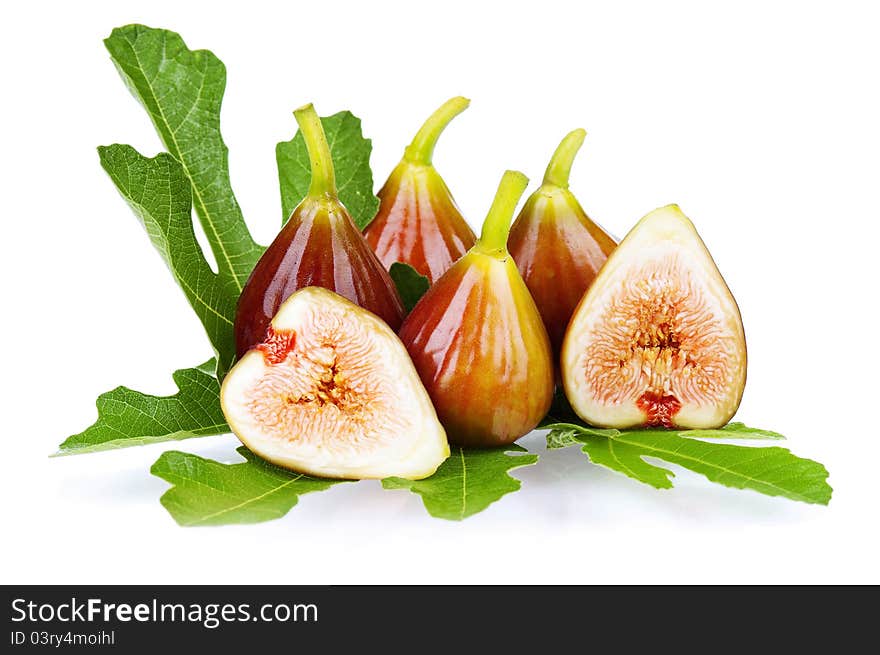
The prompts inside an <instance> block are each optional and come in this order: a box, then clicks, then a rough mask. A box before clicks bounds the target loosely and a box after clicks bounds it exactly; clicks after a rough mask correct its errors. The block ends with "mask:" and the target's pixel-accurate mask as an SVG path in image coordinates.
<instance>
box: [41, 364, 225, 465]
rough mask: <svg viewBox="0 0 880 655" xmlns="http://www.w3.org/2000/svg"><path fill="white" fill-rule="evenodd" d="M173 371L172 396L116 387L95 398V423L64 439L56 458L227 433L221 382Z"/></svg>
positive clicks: (199, 371)
mask: <svg viewBox="0 0 880 655" xmlns="http://www.w3.org/2000/svg"><path fill="white" fill-rule="evenodd" d="M206 367H213V363H212V362H206V364H203V365H202V366H198V367H196V368H187V369H182V370H180V371H175V372H174V376H173V378H174V383H175V384H176V385H177V387H178V389H179V391H178V392H177V393H176V394H174V395H173V396H151V395H148V394H145V393H141V392H139V391H134V390H133V389H129V388H127V387H117V388H116V389H113V390H112V391H108V392H107V393H104V394H101V395H100V396H99V397H98V402H97V406H98V420H97V421H95V423H94V424H93V425H91V426H90V427H88V428H86V430H84V431H83V432H80V433H79V434H75V435H73V436H71V437H69V438H68V439H67V440H66V441H65V442H64V443H62V444H61V445H60V446H59V450H58V452H57V453H55V456H59V455H77V454H80V453H94V452H97V451H101V450H112V449H115V448H127V447H128V446H143V445H145V444H151V443H158V442H161V441H180V440H182V439H190V438H192V437H207V436H210V435H217V434H225V433H227V432H229V426H227V425H226V419H224V418H223V412H222V411H221V409H220V383H219V382H217V378H215V377H214V376H213V375H212V374H211V373H209V372H207V371H206V370H205V368H206Z"/></svg>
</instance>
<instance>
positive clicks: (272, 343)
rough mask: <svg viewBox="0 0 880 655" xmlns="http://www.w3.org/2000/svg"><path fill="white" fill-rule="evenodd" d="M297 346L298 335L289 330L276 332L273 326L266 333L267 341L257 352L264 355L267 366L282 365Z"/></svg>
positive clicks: (258, 347)
mask: <svg viewBox="0 0 880 655" xmlns="http://www.w3.org/2000/svg"><path fill="white" fill-rule="evenodd" d="M295 344H296V334H294V333H293V332H291V331H288V330H281V331H278V332H276V331H275V328H273V327H272V326H271V325H270V326H269V329H268V330H267V332H266V339H265V341H263V343H261V344H259V345H258V346H257V350H259V351H260V352H262V353H263V359H264V360H266V363H267V364H271V365H273V366H274V365H275V364H280V363H281V362H283V361H284V360H285V359H287V355H288V354H290V351H291V350H293V346H294V345H295Z"/></svg>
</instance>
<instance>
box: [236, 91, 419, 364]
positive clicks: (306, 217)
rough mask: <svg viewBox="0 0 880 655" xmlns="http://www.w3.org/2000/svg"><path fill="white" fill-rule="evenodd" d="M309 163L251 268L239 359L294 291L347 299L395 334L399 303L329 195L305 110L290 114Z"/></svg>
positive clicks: (327, 170) (319, 147)
mask: <svg viewBox="0 0 880 655" xmlns="http://www.w3.org/2000/svg"><path fill="white" fill-rule="evenodd" d="M293 113H294V115H295V116H296V122H297V123H298V124H299V128H300V130H302V133H303V136H304V137H305V142H306V147H307V148H308V152H309V160H310V162H311V169H312V180H311V183H310V186H309V192H308V194H307V195H306V197H305V198H304V199H303V201H302V202H301V203H300V204H299V205H297V207H296V209H294V210H293V212H292V213H291V215H290V219H288V221H287V223H285V224H284V227H283V228H281V231H280V232H279V233H278V236H277V237H275V240H274V241H273V242H272V244H271V245H270V246H269V247H268V248H267V249H266V252H265V253H263V256H262V257H261V258H260V260H259V261H258V262H257V265H256V266H255V267H254V270H253V271H252V272H251V275H250V278H249V279H248V281H247V283H246V284H245V287H244V289H243V290H242V292H241V296H240V297H239V301H238V309H237V311H236V316H235V344H236V350H237V354H238V356H239V357H242V356H243V355H244V354H245V353H246V352H247V351H248V350H250V349H251V348H252V347H254V346H255V345H256V344H258V343H260V342H262V341H263V340H264V339H265V338H266V330H267V328H268V327H269V323H270V321H271V320H272V317H273V316H274V315H275V313H276V312H277V311H278V308H279V307H280V306H281V303H282V302H284V301H285V300H286V299H287V298H288V297H289V296H290V295H291V294H292V293H293V292H294V291H296V290H298V289H302V288H303V287H307V286H319V287H324V288H326V289H330V290H331V291H335V292H336V293H338V294H340V295H342V296H344V297H346V298H348V299H349V300H351V301H352V302H354V303H356V304H357V305H360V306H361V307H363V308H365V309H368V310H370V311H371V312H373V313H374V314H376V315H378V316H379V317H380V318H382V319H383V320H384V321H385V322H386V323H388V325H390V326H391V327H392V328H394V329H395V330H396V329H397V328H399V327H400V323H401V321H402V320H403V304H402V303H401V301H400V296H399V295H398V293H397V288H396V287H395V286H394V282H392V280H391V277H390V276H389V275H388V271H387V270H385V267H384V266H382V263H381V262H380V261H379V259H378V258H377V257H376V255H375V253H374V252H373V250H372V249H371V248H370V246H369V245H368V244H367V242H366V241H365V240H364V237H363V235H362V234H361V233H360V231H359V230H358V228H357V226H355V224H354V221H352V219H351V215H350V214H349V213H348V210H346V209H345V207H344V206H343V205H342V203H341V202H340V201H339V197H338V195H337V193H336V177H335V174H334V171H333V160H332V159H331V157H330V148H329V146H328V145H327V139H326V137H325V136H324V128H323V127H322V125H321V119H320V118H318V114H317V113H315V109H314V107H313V106H312V105H306V106H304V107H301V108H300V109H297V110H296V111H295V112H293Z"/></svg>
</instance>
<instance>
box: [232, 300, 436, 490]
mask: <svg viewBox="0 0 880 655" xmlns="http://www.w3.org/2000/svg"><path fill="white" fill-rule="evenodd" d="M220 401H221V406H222V408H223V414H224V416H225V417H226V420H227V421H228V423H229V426H230V428H231V429H232V431H233V432H234V433H235V434H236V436H237V437H238V438H239V439H240V440H241V442H242V443H243V444H244V445H245V446H247V447H248V448H249V449H250V450H252V451H253V452H255V453H256V454H257V455H259V456H260V457H262V458H263V459H266V460H267V461H270V462H272V463H273V464H276V465H278V466H281V467H284V468H288V469H290V470H293V471H298V472H300V473H306V474H309V475H316V476H320V477H325V478H344V479H358V480H359V479H368V478H369V479H380V478H386V477H392V476H396V477H402V478H406V479H410V480H418V479H421V478H425V477H428V476H430V475H433V473H434V472H435V471H436V470H437V467H438V466H440V464H441V463H442V462H443V461H444V460H445V459H446V458H447V457H448V456H449V444H448V442H447V440H446V434H445V432H444V430H443V426H442V425H441V424H440V421H439V420H438V419H437V414H436V412H435V410H434V407H433V406H432V404H431V400H430V398H429V397H428V394H427V392H426V391H425V388H424V386H423V385H422V383H421V381H420V380H419V377H418V373H417V372H416V370H415V368H414V367H413V364H412V362H411V361H410V359H409V356H408V355H407V352H406V349H405V348H404V347H403V344H402V343H401V342H400V339H399V338H398V337H397V335H396V334H394V332H393V331H392V330H391V328H390V327H389V326H388V325H387V323H385V322H384V321H382V320H381V319H380V318H379V317H377V316H376V315H375V314H373V313H371V312H369V311H367V310H365V309H363V308H361V307H358V306H357V305H355V304H354V303H351V302H349V301H348V300H346V299H345V298H343V297H342V296H340V295H338V294H336V293H333V292H332V291H329V290H327V289H324V288H321V287H306V288H304V289H300V290H298V291H296V292H295V293H293V294H292V295H291V296H290V297H289V298H288V299H287V300H285V301H284V303H282V305H281V307H280V308H279V310H278V313H277V314H276V315H275V317H274V318H273V319H272V322H271V329H270V330H269V336H268V337H267V339H266V341H264V342H262V343H260V344H259V345H258V346H257V347H256V348H253V349H251V350H250V351H248V353H247V354H246V355H245V356H244V357H242V358H241V359H240V360H239V361H238V362H237V363H236V364H235V366H233V368H232V369H231V370H230V372H229V374H228V375H227V376H226V378H225V379H224V380H223V384H222V386H221V390H220Z"/></svg>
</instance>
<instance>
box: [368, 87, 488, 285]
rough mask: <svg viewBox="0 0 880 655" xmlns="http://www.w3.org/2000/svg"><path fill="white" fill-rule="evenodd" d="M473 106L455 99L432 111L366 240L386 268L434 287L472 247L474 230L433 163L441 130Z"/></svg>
mask: <svg viewBox="0 0 880 655" xmlns="http://www.w3.org/2000/svg"><path fill="white" fill-rule="evenodd" d="M469 103H470V101H469V100H468V99H466V98H460V97H459V98H452V99H451V100H449V101H447V102H446V103H445V104H444V105H443V106H442V107H440V108H439V109H438V110H437V111H436V112H434V114H433V115H432V116H431V117H430V118H429V119H428V120H427V122H426V123H425V124H424V125H423V126H422V129H420V130H419V132H418V134H416V136H415V138H414V139H413V141H412V143H411V144H410V145H409V147H408V148H407V149H406V152H405V153H404V155H403V159H402V160H401V162H400V163H399V164H398V165H397V167H396V168H395V169H394V170H393V171H392V172H391V175H390V176H389V177H388V181H387V182H385V185H384V186H383V187H382V189H381V190H380V191H379V200H380V205H379V212H378V213H377V214H376V218H374V219H373V221H372V222H371V223H370V224H369V225H368V226H367V227H366V229H365V230H364V236H366V238H367V242H368V243H369V244H370V246H372V248H373V250H375V251H376V254H377V255H378V256H379V259H380V260H381V261H382V263H383V264H384V265H385V268H390V267H391V264H393V263H394V262H403V263H404V264H409V265H410V266H412V267H413V268H414V269H416V270H417V271H418V272H419V273H421V274H422V275H424V276H426V277H427V278H428V280H430V281H431V283H433V282H435V281H437V279H438V278H439V277H440V276H441V275H443V273H445V272H446V271H447V269H449V267H450V266H452V264H453V263H454V262H456V261H457V260H458V259H459V257H461V256H462V255H463V254H464V253H466V252H467V251H468V249H469V248H470V247H471V246H473V245H474V242H475V241H476V237H475V236H474V233H473V231H472V230H471V228H470V227H469V226H468V224H467V223H466V222H465V220H464V218H462V216H461V212H460V211H459V210H458V207H457V206H456V204H455V200H453V199H452V194H451V193H450V192H449V189H448V188H447V186H446V183H445V182H444V181H443V178H442V177H440V174H439V173H438V172H437V170H436V169H435V168H434V166H433V164H432V163H431V159H432V156H433V154H434V146H435V145H436V144H437V139H438V138H439V137H440V134H441V132H443V129H444V128H445V127H446V126H447V125H448V124H449V121H451V120H452V119H453V118H455V117H456V116H458V114H460V113H461V112H463V111H464V110H465V109H467V106H468V104H469Z"/></svg>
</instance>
